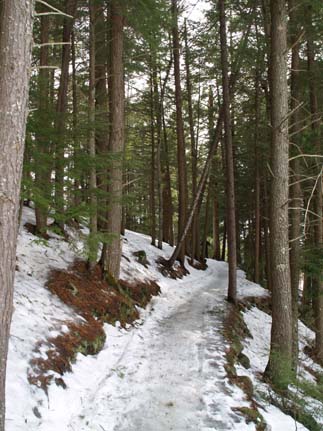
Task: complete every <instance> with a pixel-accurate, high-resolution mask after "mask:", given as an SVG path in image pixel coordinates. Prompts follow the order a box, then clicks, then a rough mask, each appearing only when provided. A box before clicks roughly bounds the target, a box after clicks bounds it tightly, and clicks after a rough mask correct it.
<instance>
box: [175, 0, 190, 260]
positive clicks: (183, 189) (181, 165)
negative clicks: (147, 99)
mask: <svg viewBox="0 0 323 431" xmlns="http://www.w3.org/2000/svg"><path fill="white" fill-rule="evenodd" d="M172 16H173V31H172V33H173V55H174V77H175V103H176V134H177V169H178V201H179V206H178V239H180V238H181V236H182V234H183V232H184V229H185V225H186V216H187V214H186V212H187V179H186V157H185V139H184V124H183V114H182V89H181V76H180V44H179V34H178V6H177V0H172ZM178 258H179V260H180V262H181V264H182V265H184V260H185V241H183V242H182V244H181V246H180V251H179V256H178Z"/></svg>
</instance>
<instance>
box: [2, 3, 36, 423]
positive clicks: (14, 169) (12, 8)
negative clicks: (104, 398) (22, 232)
mask: <svg viewBox="0 0 323 431" xmlns="http://www.w3.org/2000/svg"><path fill="white" fill-rule="evenodd" d="M33 3H34V2H33V0H16V1H12V0H3V1H2V14H1V21H0V28H1V36H0V154H1V158H0V250H1V253H0V298H1V301H0V431H4V429H5V376H6V360H7V352H8V338H9V329H10V322H11V316H12V301H13V282H14V272H15V263H16V242H17V232H18V213H19V194H20V182H21V175H22V164H23V155H24V143H25V127H26V119H27V101H28V86H29V74H30V62H31V44H32V22H33V6H34V4H33Z"/></svg>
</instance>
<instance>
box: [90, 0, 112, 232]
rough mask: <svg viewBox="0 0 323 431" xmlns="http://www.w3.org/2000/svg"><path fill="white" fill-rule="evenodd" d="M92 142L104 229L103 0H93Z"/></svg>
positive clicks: (106, 141) (105, 109)
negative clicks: (98, 161) (96, 156)
mask: <svg viewBox="0 0 323 431" xmlns="http://www.w3.org/2000/svg"><path fill="white" fill-rule="evenodd" d="M93 7H94V15H95V24H94V31H95V145H96V152H97V155H98V157H100V159H101V160H102V161H103V163H102V166H101V167H100V168H99V169H97V186H98V188H99V190H100V195H99V197H98V229H99V230H104V228H105V224H106V218H107V217H106V214H107V211H106V209H107V182H108V178H107V171H108V168H107V154H108V147H109V114H108V91H107V77H106V71H107V62H108V54H109V52H108V46H107V40H106V39H107V28H106V27H107V26H106V20H105V14H104V8H105V2H104V0H95V2H94V5H93Z"/></svg>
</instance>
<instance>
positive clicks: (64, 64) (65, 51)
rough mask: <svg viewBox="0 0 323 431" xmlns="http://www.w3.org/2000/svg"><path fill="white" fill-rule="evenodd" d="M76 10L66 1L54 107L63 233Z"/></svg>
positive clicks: (57, 190) (74, 4) (57, 187)
mask: <svg viewBox="0 0 323 431" xmlns="http://www.w3.org/2000/svg"><path fill="white" fill-rule="evenodd" d="M76 8H77V0H66V1H65V11H66V14H67V15H69V16H70V17H68V16H66V17H65V18H64V24H63V47H62V56H61V75H60V82H59V89H58V97H57V105H56V114H57V118H56V124H55V128H56V134H57V137H56V139H55V141H56V142H55V143H56V145H55V153H56V154H55V208H56V222H57V223H58V225H59V227H60V229H61V230H62V231H64V217H63V214H64V170H65V154H64V151H65V144H64V139H65V136H64V132H65V121H66V118H65V117H66V112H67V101H68V93H67V91H68V80H69V64H70V53H71V44H70V42H71V34H72V30H73V23H74V20H73V19H72V18H71V17H74V16H75V13H76Z"/></svg>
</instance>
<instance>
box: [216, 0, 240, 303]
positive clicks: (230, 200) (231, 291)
mask: <svg viewBox="0 0 323 431" xmlns="http://www.w3.org/2000/svg"><path fill="white" fill-rule="evenodd" d="M219 14H220V40H221V65H222V87H223V106H224V142H225V155H226V175H227V189H226V193H227V198H226V211H227V212H226V219H227V233H228V263H229V285H228V300H229V301H231V302H233V303H236V300H237V241H236V214H235V190H234V161H233V147H232V128H231V114H230V86H229V65H228V48H227V35H226V22H225V21H226V19H225V0H219Z"/></svg>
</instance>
